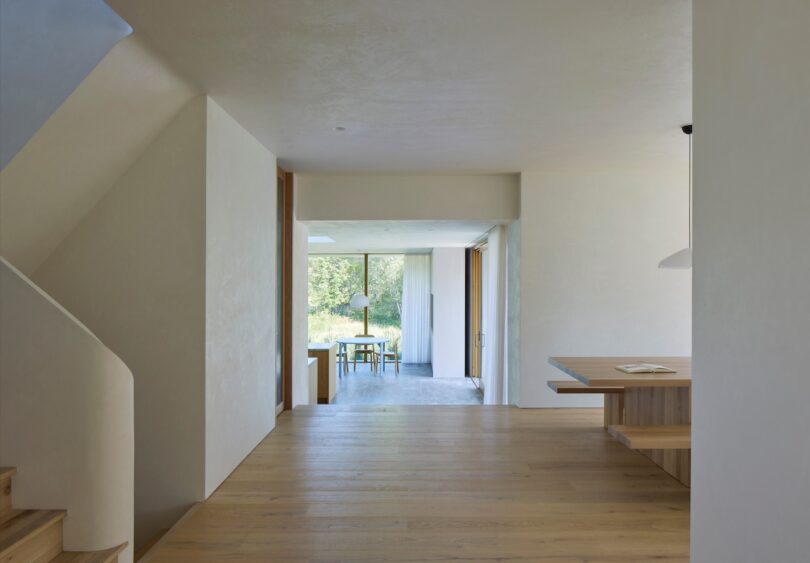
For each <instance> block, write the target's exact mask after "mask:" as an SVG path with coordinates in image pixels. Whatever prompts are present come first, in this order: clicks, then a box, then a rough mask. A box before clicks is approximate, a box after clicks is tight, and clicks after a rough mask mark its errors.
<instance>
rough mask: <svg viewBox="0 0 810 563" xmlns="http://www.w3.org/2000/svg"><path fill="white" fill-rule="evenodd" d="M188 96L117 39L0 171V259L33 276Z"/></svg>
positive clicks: (134, 46)
mask: <svg viewBox="0 0 810 563" xmlns="http://www.w3.org/2000/svg"><path fill="white" fill-rule="evenodd" d="M3 87H4V88H5V84H4V85H3ZM193 97H194V90H193V89H192V88H191V87H189V86H188V85H187V84H186V83H185V82H184V81H183V80H181V79H180V78H179V77H178V76H177V75H176V74H175V73H174V72H173V71H172V70H171V69H169V68H168V67H167V66H166V64H165V63H164V62H163V61H162V60H161V59H160V58H159V57H157V56H156V55H155V54H153V53H152V51H151V50H150V49H149V48H147V47H146V46H145V45H144V44H143V42H142V41H141V40H140V38H139V37H138V36H137V34H136V35H132V36H130V37H127V38H125V39H123V40H121V41H120V42H119V43H118V44H117V45H116V46H115V47H113V48H112V50H111V51H110V52H109V53H108V54H107V55H106V56H105V57H104V58H103V59H102V60H101V62H100V63H99V64H98V66H96V68H94V69H93V70H92V72H90V74H89V75H88V76H87V77H86V78H85V79H84V80H83V81H82V82H81V84H79V86H78V87H77V88H76V90H75V91H73V93H72V94H70V96H68V98H67V99H66V100H65V102H64V103H63V104H62V105H61V106H60V107H59V108H58V109H57V110H56V111H55V112H54V113H53V115H51V117H50V118H49V119H48V121H47V122H45V124H44V125H43V126H42V127H41V128H40V129H39V130H38V131H37V132H36V133H35V134H34V136H33V137H32V138H31V139H30V140H29V141H28V142H27V143H26V144H25V146H24V147H23V148H22V149H21V150H20V152H18V153H17V155H16V156H15V157H14V158H13V160H11V162H9V163H8V165H7V166H6V167H5V168H3V170H2V172H0V253H2V254H3V256H5V257H6V258H7V259H8V261H9V262H11V263H12V264H14V265H15V266H16V267H17V268H19V269H20V270H21V271H22V272H23V273H24V274H26V275H28V276H30V275H32V274H33V273H34V272H35V271H36V269H37V268H38V267H39V266H40V265H41V264H42V263H43V262H44V261H45V260H46V259H47V258H48V256H49V255H50V254H51V253H52V252H53V251H54V250H55V249H56V248H57V247H58V246H59V244H60V243H61V242H62V241H63V240H64V239H65V237H67V236H68V234H70V233H71V231H73V229H75V228H76V227H77V226H78V225H79V223H80V222H81V221H82V219H83V218H84V217H85V216H86V215H87V214H88V213H90V211H91V210H92V209H93V207H94V206H95V205H96V204H97V203H98V201H99V200H100V199H101V198H102V197H103V196H104V194H105V193H107V191H108V190H109V189H110V186H112V185H113V184H114V183H115V182H116V181H117V180H118V179H119V178H120V177H121V175H122V174H124V173H125V172H126V171H127V169H128V168H129V167H130V166H132V165H133V163H134V162H135V161H136V160H137V159H138V158H139V157H140V155H141V154H143V151H145V150H146V148H147V147H148V146H149V145H150V144H151V143H152V142H153V141H154V140H155V139H156V138H157V137H158V135H159V134H160V133H161V131H163V129H164V128H165V127H166V126H167V125H168V124H169V123H171V121H172V120H173V119H174V117H175V116H176V115H177V113H178V112H179V111H180V109H181V108H183V107H184V106H185V104H186V103H188V102H189V100H191V99H192V98H193ZM5 128H6V124H5V123H3V126H2V132H0V134H1V135H3V136H5Z"/></svg>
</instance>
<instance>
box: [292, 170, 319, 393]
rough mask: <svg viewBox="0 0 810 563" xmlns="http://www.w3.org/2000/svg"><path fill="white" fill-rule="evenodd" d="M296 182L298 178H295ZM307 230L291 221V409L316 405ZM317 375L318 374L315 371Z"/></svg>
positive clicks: (303, 225)
mask: <svg viewBox="0 0 810 563" xmlns="http://www.w3.org/2000/svg"><path fill="white" fill-rule="evenodd" d="M296 180H297V178H296ZM308 235H309V228H308V227H307V226H306V225H305V224H304V223H301V222H300V221H294V222H293V307H292V310H293V326H292V335H293V336H292V337H293V344H292V355H293V357H292V370H293V374H292V381H293V393H292V395H293V407H295V406H297V405H309V404H316V403H317V402H318V401H317V393H318V387H317V385H318V381H317V376H316V379H315V380H314V381H311V380H310V371H311V369H310V367H309V362H308V360H309V359H310V358H308V353H309V352H308V343H309V334H308V325H309V319H308V317H309V315H308V313H309V299H308V281H309V268H308V258H309V256H308V253H307V249H308V242H307V237H308ZM315 373H316V374H317V371H316V372H315Z"/></svg>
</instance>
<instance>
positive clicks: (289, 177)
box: [276, 166, 294, 410]
mask: <svg viewBox="0 0 810 563" xmlns="http://www.w3.org/2000/svg"><path fill="white" fill-rule="evenodd" d="M276 175H277V181H276V189H278V182H279V181H280V182H281V194H277V195H278V196H279V197H278V199H280V200H281V204H282V206H283V215H282V229H281V245H282V247H281V248H282V251H281V288H280V289H279V288H277V291H279V290H280V291H281V379H282V387H283V388H284V410H290V409H292V387H293V386H292V354H293V352H292V342H293V339H292V321H293V295H292V294H293V275H292V271H293V203H294V200H293V195H294V191H293V173H292V172H287V171H286V170H284V169H283V168H281V167H280V166H277V167H276ZM276 405H278V402H276Z"/></svg>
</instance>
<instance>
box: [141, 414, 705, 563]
mask: <svg viewBox="0 0 810 563" xmlns="http://www.w3.org/2000/svg"><path fill="white" fill-rule="evenodd" d="M602 422H603V421H602V411H601V409H546V410H528V409H525V410H520V409H513V408H508V407H480V406H464V407H459V406H453V407H442V406H393V407H392V406H384V407H381V406H373V405H362V406H349V405H345V406H344V405H318V406H312V407H299V408H297V409H296V410H295V411H293V413H291V414H290V413H285V414H284V415H282V416H281V417H280V418H279V420H278V425H277V427H276V429H275V430H274V431H273V432H272V433H271V434H270V435H269V436H268V437H267V438H265V440H264V441H263V442H262V443H261V444H260V445H259V446H258V447H257V448H256V450H255V451H254V452H253V453H252V454H251V455H250V456H248V458H247V459H246V460H245V461H244V462H243V463H242V464H241V465H240V466H239V467H238V468H237V469H236V470H235V471H234V472H233V474H232V475H231V476H230V477H229V478H228V479H227V480H226V481H225V482H224V483H223V484H222V485H221V486H220V487H219V489H218V490H217V491H216V492H215V493H214V494H213V495H212V496H211V498H210V499H209V500H208V501H206V502H205V503H202V504H201V505H200V506H198V507H197V508H196V509H195V511H194V513H193V514H190V515H189V517H188V518H185V519H184V520H183V521H182V522H181V523H180V524H179V525H178V526H176V527H175V528H173V529H172V530H171V531H169V532H168V533H167V534H166V536H165V537H164V538H163V540H162V541H161V543H160V544H159V545H158V546H157V547H156V549H155V550H153V551H152V552H151V553H150V554H149V558H148V561H153V562H157V563H167V562H177V563H184V562H191V561H195V562H203V563H205V562H208V561H211V562H213V561H241V562H252V561H256V562H258V561H285V562H297V561H302V562H303V561H309V562H337V561H357V562H366V561H496V560H497V561H542V562H546V563H554V562H559V563H573V562H583V561H588V562H589V563H598V562H603V563H609V562H610V563H616V562H622V563H627V562H633V561H650V560H655V561H666V562H676V561H678V562H683V561H688V556H689V489H687V488H686V487H684V486H683V485H681V484H680V483H679V482H678V481H676V480H675V479H673V478H672V477H670V476H669V475H667V474H666V473H665V472H664V471H663V470H661V469H660V468H659V467H657V466H656V465H655V464H654V463H652V462H651V461H650V460H649V459H647V458H646V457H644V456H642V455H641V454H639V453H638V452H635V451H632V450H629V449H627V448H626V447H624V446H622V445H620V444H618V443H617V442H615V441H614V440H613V439H612V438H611V437H610V436H609V435H608V434H607V433H606V432H605V431H604V429H603V428H602Z"/></svg>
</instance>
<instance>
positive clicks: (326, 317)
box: [309, 313, 402, 354]
mask: <svg viewBox="0 0 810 563" xmlns="http://www.w3.org/2000/svg"><path fill="white" fill-rule="evenodd" d="M368 332H369V334H373V335H374V336H379V337H382V338H387V339H388V344H386V345H385V347H386V351H389V350H393V349H394V345H396V347H397V350H398V351H399V352H400V354H401V353H402V345H401V344H402V342H401V340H402V330H401V329H400V327H398V326H381V325H377V324H373V323H371V322H369V325H368ZM362 333H363V321H362V319H352V318H350V317H344V316H340V315H333V314H331V313H312V314H310V315H309V341H310V342H334V341H335V340H337V339H338V338H350V337H352V336H354V335H356V334H362Z"/></svg>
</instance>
